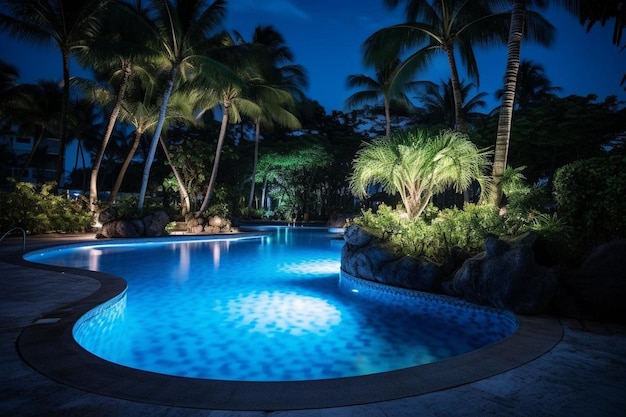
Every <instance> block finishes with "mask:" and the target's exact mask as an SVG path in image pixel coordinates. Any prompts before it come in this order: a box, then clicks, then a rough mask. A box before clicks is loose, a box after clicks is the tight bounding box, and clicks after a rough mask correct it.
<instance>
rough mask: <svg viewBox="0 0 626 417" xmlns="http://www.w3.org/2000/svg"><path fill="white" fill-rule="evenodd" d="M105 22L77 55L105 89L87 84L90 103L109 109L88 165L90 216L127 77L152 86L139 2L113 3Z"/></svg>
mask: <svg viewBox="0 0 626 417" xmlns="http://www.w3.org/2000/svg"><path fill="white" fill-rule="evenodd" d="M114 5H115V7H111V8H110V10H109V13H108V18H107V19H106V20H103V22H102V24H101V25H100V30H99V31H98V32H95V33H94V39H93V40H92V41H91V42H89V44H88V46H87V47H85V48H82V49H81V50H80V51H79V53H78V54H77V56H78V58H79V62H80V63H81V64H83V65H86V66H90V67H91V68H92V69H93V70H94V73H95V75H96V79H98V80H106V81H107V84H108V85H109V88H102V87H100V86H99V85H97V86H95V87H94V86H93V85H91V84H92V83H90V84H88V86H87V88H88V89H89V91H91V92H92V96H93V97H94V99H95V100H96V101H97V102H99V103H100V104H101V105H104V106H106V108H110V113H109V118H108V124H107V126H106V129H105V131H104V135H103V138H102V142H101V143H100V147H99V150H98V153H97V154H96V155H95V157H94V160H93V161H92V164H91V178H90V183H89V204H90V209H91V211H92V212H95V211H96V203H97V201H98V173H99V171H100V165H101V163H102V159H103V157H104V154H105V152H106V149H107V146H108V144H109V140H110V138H111V135H112V133H113V130H114V128H115V124H116V123H117V120H118V116H119V114H120V111H121V106H122V101H123V100H124V96H125V94H126V90H127V89H128V88H129V85H130V81H131V76H133V75H135V74H137V73H139V75H140V76H142V80H143V81H144V82H152V79H151V78H152V77H151V76H150V73H149V71H145V70H144V69H143V66H144V61H145V59H146V58H147V57H145V56H142V53H143V54H147V53H148V49H147V48H145V47H144V46H143V45H144V44H145V42H147V40H148V39H146V32H145V31H143V30H141V29H142V27H143V25H142V24H141V19H142V18H143V15H142V14H143V12H144V10H142V9H141V1H137V2H136V3H135V4H134V5H130V4H127V3H121V2H120V3H115V4H114Z"/></svg>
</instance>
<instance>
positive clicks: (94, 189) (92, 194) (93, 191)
mask: <svg viewBox="0 0 626 417" xmlns="http://www.w3.org/2000/svg"><path fill="white" fill-rule="evenodd" d="M123 66H124V77H123V79H122V83H121V85H120V89H119V91H118V92H117V98H116V101H115V107H114V108H113V111H112V112H111V115H110V116H109V124H108V125H107V128H106V131H105V133H104V137H103V138H102V143H101V144H100V149H98V154H97V155H96V158H95V160H94V162H93V165H92V167H91V181H90V182H89V208H90V209H91V211H92V212H95V211H96V203H97V202H98V172H99V171H100V165H101V164H102V158H103V157H104V152H105V151H106V148H107V145H108V144H109V139H111V135H112V134H113V128H114V127H115V123H116V122H117V117H118V115H119V114H120V109H121V107H122V98H123V97H124V94H125V93H126V88H127V86H128V79H129V78H130V74H131V65H130V63H128V62H125V63H124V64H123Z"/></svg>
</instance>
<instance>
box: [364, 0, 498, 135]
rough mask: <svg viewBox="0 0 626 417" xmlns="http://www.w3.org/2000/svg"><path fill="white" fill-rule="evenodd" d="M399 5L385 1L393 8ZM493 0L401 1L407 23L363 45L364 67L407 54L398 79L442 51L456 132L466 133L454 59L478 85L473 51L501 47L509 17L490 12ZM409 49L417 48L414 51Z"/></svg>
mask: <svg viewBox="0 0 626 417" xmlns="http://www.w3.org/2000/svg"><path fill="white" fill-rule="evenodd" d="M400 1H401V0H385V3H386V4H387V5H388V6H390V7H396V6H397V5H398V4H399V3H400ZM498 3H499V1H498V0H467V1H458V0H431V1H426V0H406V8H405V15H406V20H407V21H406V23H401V24H397V25H393V26H390V27H386V28H383V29H381V30H379V31H377V32H375V33H374V34H373V35H371V36H370V37H369V38H368V39H367V40H366V41H365V44H364V47H365V60H366V62H367V63H370V64H375V63H376V62H385V60H389V59H391V58H393V57H397V56H402V55H403V54H404V53H405V52H409V56H408V57H407V58H406V59H405V60H404V61H403V66H402V68H400V69H399V70H398V74H402V73H404V71H409V72H414V71H416V70H417V69H419V68H423V67H424V66H426V65H428V63H430V61H431V60H432V59H433V58H434V55H435V54H437V53H440V52H443V53H444V54H445V56H446V58H447V60H448V65H449V68H450V79H451V80H452V89H453V93H454V104H455V128H456V130H458V131H460V132H467V126H466V123H465V120H464V119H463V117H462V112H461V107H462V104H463V102H462V95H461V85H460V78H459V70H458V65H457V61H456V55H457V54H459V56H460V57H461V61H462V62H463V63H464V65H465V67H466V69H467V73H468V75H469V76H470V78H472V79H473V80H475V81H476V83H477V85H478V84H479V74H478V65H477V63H476V58H475V55H474V50H473V46H474V45H477V44H480V45H486V44H491V43H494V42H502V43H503V42H504V41H505V39H506V29H507V27H508V17H509V16H508V14H504V13H498V12H494V11H492V8H493V6H494V5H496V4H498ZM414 48H419V49H418V50H417V51H415V50H414Z"/></svg>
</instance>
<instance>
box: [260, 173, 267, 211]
mask: <svg viewBox="0 0 626 417" xmlns="http://www.w3.org/2000/svg"><path fill="white" fill-rule="evenodd" d="M267 181H268V178H267V175H265V176H264V177H263V189H262V190H261V208H263V209H264V210H267V204H266V201H265V194H266V193H267Z"/></svg>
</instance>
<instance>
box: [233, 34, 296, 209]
mask: <svg viewBox="0 0 626 417" xmlns="http://www.w3.org/2000/svg"><path fill="white" fill-rule="evenodd" d="M239 38H241V36H239ZM240 43H241V41H240ZM252 45H255V46H257V47H260V48H262V49H264V50H265V52H266V54H267V59H260V60H258V63H257V64H258V65H260V68H259V71H260V73H261V74H262V76H261V77H259V78H257V79H253V80H250V83H249V84H248V97H249V98H250V100H251V101H252V102H254V103H256V104H257V105H258V106H259V107H260V109H261V113H260V114H259V115H258V116H257V117H256V118H255V119H254V120H253V121H254V127H255V128H254V160H253V165H252V175H251V179H252V180H251V185H250V195H249V198H248V210H250V209H251V208H252V201H253V199H254V188H255V184H256V181H255V178H256V173H257V166H258V161H259V139H260V135H261V126H263V127H265V128H271V127H273V126H275V125H280V126H284V127H287V128H290V129H299V128H300V127H301V124H300V121H299V120H298V118H297V117H296V116H295V115H294V114H293V113H292V111H293V109H294V108H295V104H296V102H297V101H298V99H300V98H302V97H303V96H304V94H303V92H302V90H301V89H302V88H304V87H306V85H307V77H306V73H305V71H304V69H303V68H302V66H301V65H297V64H293V63H292V61H293V59H294V56H293V53H292V52H291V50H290V49H289V48H288V47H287V45H285V40H284V38H283V37H282V35H281V34H280V33H278V32H277V31H276V30H275V29H274V28H273V27H272V26H257V27H256V28H255V30H254V34H253V36H252Z"/></svg>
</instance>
